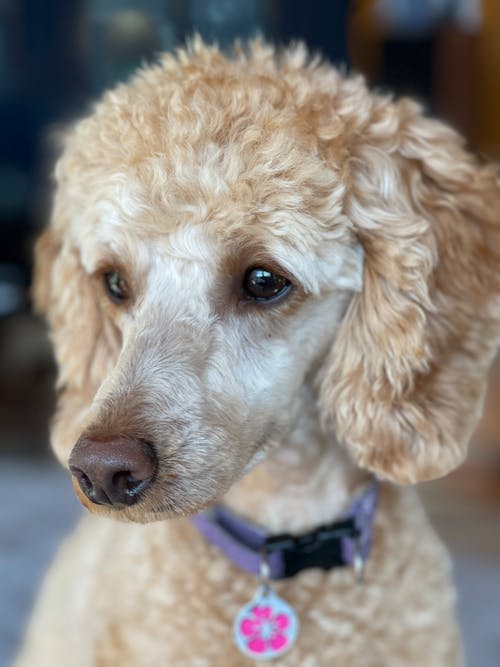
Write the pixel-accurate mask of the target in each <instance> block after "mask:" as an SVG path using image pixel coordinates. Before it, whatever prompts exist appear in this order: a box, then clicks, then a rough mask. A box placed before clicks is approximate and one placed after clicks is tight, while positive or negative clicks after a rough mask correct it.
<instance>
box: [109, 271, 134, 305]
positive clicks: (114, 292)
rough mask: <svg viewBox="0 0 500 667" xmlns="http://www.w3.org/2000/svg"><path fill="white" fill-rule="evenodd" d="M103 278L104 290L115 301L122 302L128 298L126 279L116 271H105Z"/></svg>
mask: <svg viewBox="0 0 500 667" xmlns="http://www.w3.org/2000/svg"><path fill="white" fill-rule="evenodd" d="M103 279H104V287H105V288H106V292H107V293H108V296H110V297H111V299H112V300H113V301H114V302H115V303H123V302H124V301H126V300H127V299H128V298H129V296H130V292H129V288H128V285H127V281H126V280H125V278H123V277H122V276H121V275H120V274H119V273H118V271H106V273H105V274H104V276H103Z"/></svg>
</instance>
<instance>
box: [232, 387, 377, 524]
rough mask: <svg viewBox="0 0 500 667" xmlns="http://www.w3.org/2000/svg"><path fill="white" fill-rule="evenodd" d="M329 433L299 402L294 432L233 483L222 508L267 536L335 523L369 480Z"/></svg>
mask: <svg viewBox="0 0 500 667" xmlns="http://www.w3.org/2000/svg"><path fill="white" fill-rule="evenodd" d="M369 478H370V476H369V475H368V473H366V472H364V471H362V470H360V469H359V468H356V466H354V464H353V463H352V462H351V461H350V460H349V459H348V457H347V455H346V454H345V453H344V451H343V450H342V449H341V447H340V446H339V445H338V443H337V442H336V439H335V436H334V435H333V434H331V433H329V434H325V433H323V432H322V431H321V429H320V427H319V419H318V415H317V413H316V407H315V401H314V400H312V398H309V397H308V398H306V399H305V400H301V401H300V410H299V411H298V414H297V418H296V421H295V424H294V428H293V429H292V430H291V431H290V432H289V434H288V436H287V437H283V438H281V439H280V441H276V442H274V443H273V444H272V446H271V447H270V448H269V452H268V455H267V457H266V459H265V460H264V461H263V462H262V463H260V464H259V465H258V466H256V467H255V468H254V469H253V470H252V471H251V472H249V473H248V474H247V475H246V476H245V477H243V478H242V479H241V480H240V481H239V482H237V483H236V484H235V485H234V486H233V487H232V488H231V489H230V491H229V492H228V493H227V495H226V496H225V498H224V504H225V505H227V506H228V507H229V508H230V509H232V510H233V511H234V512H236V513H237V514H239V515H241V516H242V517H244V518H246V519H249V520H251V521H253V522H255V523H256V524H258V525H260V526H262V527H264V528H266V529H267V530H268V531H269V532H270V533H271V534H272V533H281V532H292V533H299V532H305V531H307V530H309V529H312V528H313V527H314V526H317V525H319V524H323V523H330V522H332V521H333V520H335V519H336V518H337V517H338V516H339V515H340V514H341V513H342V512H343V511H344V510H345V509H346V508H347V507H348V505H349V501H350V500H351V498H352V497H353V496H354V494H355V493H356V492H357V491H358V490H359V489H360V488H361V487H362V486H363V485H364V484H365V483H367V481H368V480H369Z"/></svg>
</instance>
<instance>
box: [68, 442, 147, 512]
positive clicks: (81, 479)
mask: <svg viewBox="0 0 500 667" xmlns="http://www.w3.org/2000/svg"><path fill="white" fill-rule="evenodd" d="M157 465H158V460H157V458H156V455H155V453H154V450H153V448H152V447H151V445H148V444H147V443H146V442H144V441H143V440H132V439H128V438H122V437H119V436H110V437H109V438H107V439H106V440H91V439H89V438H85V437H82V438H80V440H78V442H77V443H76V445H75V446H74V447H73V451H72V452H71V456H70V459H69V468H70V470H71V472H72V474H73V475H74V476H75V478H76V479H77V480H78V484H79V485H80V488H81V490H82V491H83V493H84V494H85V495H86V496H87V498H88V499H89V500H91V501H92V502H93V503H96V504H98V505H113V506H120V505H133V504H134V503H136V502H137V501H138V499H139V496H140V495H141V493H142V492H143V491H144V490H145V489H146V488H147V487H148V486H149V485H150V484H151V481H152V479H153V477H154V475H155V472H156V468H157Z"/></svg>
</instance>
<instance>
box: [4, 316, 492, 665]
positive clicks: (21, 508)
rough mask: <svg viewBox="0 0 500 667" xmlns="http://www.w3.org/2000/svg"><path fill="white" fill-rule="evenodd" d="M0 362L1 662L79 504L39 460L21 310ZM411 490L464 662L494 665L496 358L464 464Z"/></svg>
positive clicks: (40, 361) (39, 358) (36, 404)
mask: <svg viewBox="0 0 500 667" xmlns="http://www.w3.org/2000/svg"><path fill="white" fill-rule="evenodd" d="M27 349H28V350H30V352H29V354H26V350H27ZM0 367H1V368H2V373H1V376H0V420H1V428H0V454H3V456H2V457H0V573H1V574H0V665H2V666H3V665H9V663H10V661H11V659H12V656H13V653H14V651H15V648H16V646H17V645H18V642H19V640H20V636H21V634H22V631H23V627H24V623H25V620H26V617H27V614H28V612H29V609H30V607H31V604H32V601H33V598H34V595H35V592H36V590H37V588H38V585H39V582H40V579H41V576H42V573H43V572H44V570H45V569H46V567H47V565H48V563H49V562H50V560H51V558H52V556H53V554H54V552H55V550H56V548H57V545H58V544H59V543H60V541H61V539H62V537H63V536H64V535H65V534H66V533H67V532H68V531H69V530H70V527H71V526H72V525H73V523H74V521H75V519H76V517H77V516H78V515H79V513H80V508H79V505H78V503H77V501H76V499H75V497H74V494H73V491H72V488H71V483H70V480H69V476H68V475H67V473H65V472H64V471H62V470H60V469H59V468H58V467H57V466H56V465H55V464H54V463H53V462H52V460H48V459H47V452H48V445H47V444H46V438H45V437H43V434H45V433H46V430H47V422H48V414H49V412H50V411H51V409H52V399H51V395H52V393H51V389H50V387H51V385H52V383H53V368H52V364H51V362H50V356H49V353H48V346H47V343H46V341H44V337H43V329H42V328H41V325H40V323H39V322H37V321H36V320H34V318H32V317H31V316H29V315H20V316H18V317H16V318H12V319H11V320H10V321H9V323H8V331H7V330H6V328H5V326H4V327H0ZM35 459H38V461H36V460H35ZM421 495H422V497H423V499H424V502H425V504H426V506H427V508H428V511H429V513H430V516H431V519H432V521H433V523H434V525H435V526H436V528H437V530H438V532H439V533H440V535H441V536H442V538H443V539H444V541H445V542H446V544H447V545H448V548H449V549H450V552H451V554H452V557H453V561H454V565H455V579H456V583H457V587H458V591H459V615H460V621H461V625H462V628H463V633H464V637H465V644H466V650H467V655H468V662H467V664H468V665H469V667H499V665H500V363H498V362H497V364H496V366H495V368H494V372H493V374H492V379H491V383H490V391H489V395H488V401H487V404H486V413H485V417H484V419H483V420H482V422H481V424H480V427H479V428H478V431H477V433H476V436H475V439H474V443H473V446H472V447H471V451H470V455H469V458H468V461H467V462H466V463H465V464H464V465H463V466H462V467H461V468H460V469H459V470H457V471H456V472H455V473H453V474H451V475H449V476H448V477H447V478H445V479H444V480H440V481H438V482H432V483H428V484H424V485H422V486H421ZM33 667H37V666H35V665H34V666H33ZM422 667H425V666H424V665H423V666H422Z"/></svg>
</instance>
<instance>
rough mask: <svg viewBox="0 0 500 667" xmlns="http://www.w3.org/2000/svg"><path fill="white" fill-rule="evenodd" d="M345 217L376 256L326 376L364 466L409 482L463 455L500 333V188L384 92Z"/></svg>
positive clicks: (488, 172) (323, 390)
mask: <svg viewBox="0 0 500 667" xmlns="http://www.w3.org/2000/svg"><path fill="white" fill-rule="evenodd" d="M350 155H351V156H352V157H350V158H349V161H348V180H347V182H348V183H349V190H348V193H347V198H346V213H347V215H348V217H349V218H350V220H351V222H352V224H353V226H354V228H355V232H356V234H357V236H358V238H359V240H360V242H361V243H362V245H363V247H364V251H365V269H364V278H363V280H364V286H363V290H362V292H361V293H360V294H359V295H355V296H354V299H353V301H352V303H351V305H350V308H349V310H348V312H347V314H346V317H345V319H344V321H343V322H342V324H341V327H340V329H339V332H338V335H337V338H336V341H335V343H334V345H333V348H332V350H331V351H330V354H329V358H328V360H327V363H326V365H325V367H324V369H323V371H322V376H321V378H320V382H321V384H320V397H319V400H320V407H321V410H322V413H323V416H324V418H325V419H326V420H327V421H330V422H332V421H333V426H334V428H335V429H336V432H337V436H338V437H339V439H340V441H341V442H343V443H344V444H345V446H346V447H347V448H348V450H349V451H350V453H351V455H352V457H353V458H354V460H355V461H356V462H357V463H358V464H359V465H361V466H362V467H365V468H368V469H370V470H372V471H374V472H375V473H376V474H378V475H379V476H381V477H383V478H388V479H390V480H393V481H397V482H402V483H412V482H416V481H418V480H424V479H431V478H435V477H439V476H441V475H444V474H445V473H447V472H449V471H450V470H451V469H452V468H454V467H455V466H457V465H458V464H459V463H460V462H461V461H462V460H463V458H464V456H465V452H466V447H467V442H468V440H469V438H470V436H471V433H472V431H473V429H474V427H475V425H476V423H477V421H478V419H479V417H480V413H481V409H482V403H483V397H484V392H485V385H486V373H487V370H488V367H489V364H490V363H491V360H492V357H493V355H494V352H495V349H496V346H497V345H498V340H499V332H500V187H499V181H498V176H497V174H496V173H495V171H494V170H493V169H492V168H490V167H482V166H479V165H478V164H477V163H476V162H475V161H474V159H473V158H472V157H471V156H470V155H469V154H467V153H466V152H465V151H464V149H463V147H462V141H461V139H460V138H459V137H458V135H457V134H456V133H455V132H454V131H452V130H451V129H449V128H447V127H446V126H444V125H443V124H441V123H439V122H437V121H433V120H429V119H426V118H424V117H423V116H422V114H421V111H420V108H419V107H418V105H416V104H415V103H413V102H411V101H409V100H402V101H401V102H400V103H399V104H393V103H391V102H388V101H385V100H384V101H382V100H380V99H379V100H378V106H377V109H376V112H375V111H374V118H373V122H372V123H371V124H370V125H369V127H368V129H366V130H365V132H364V133H363V136H361V135H360V138H359V139H357V140H356V145H354V146H352V147H351V152H350Z"/></svg>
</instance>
